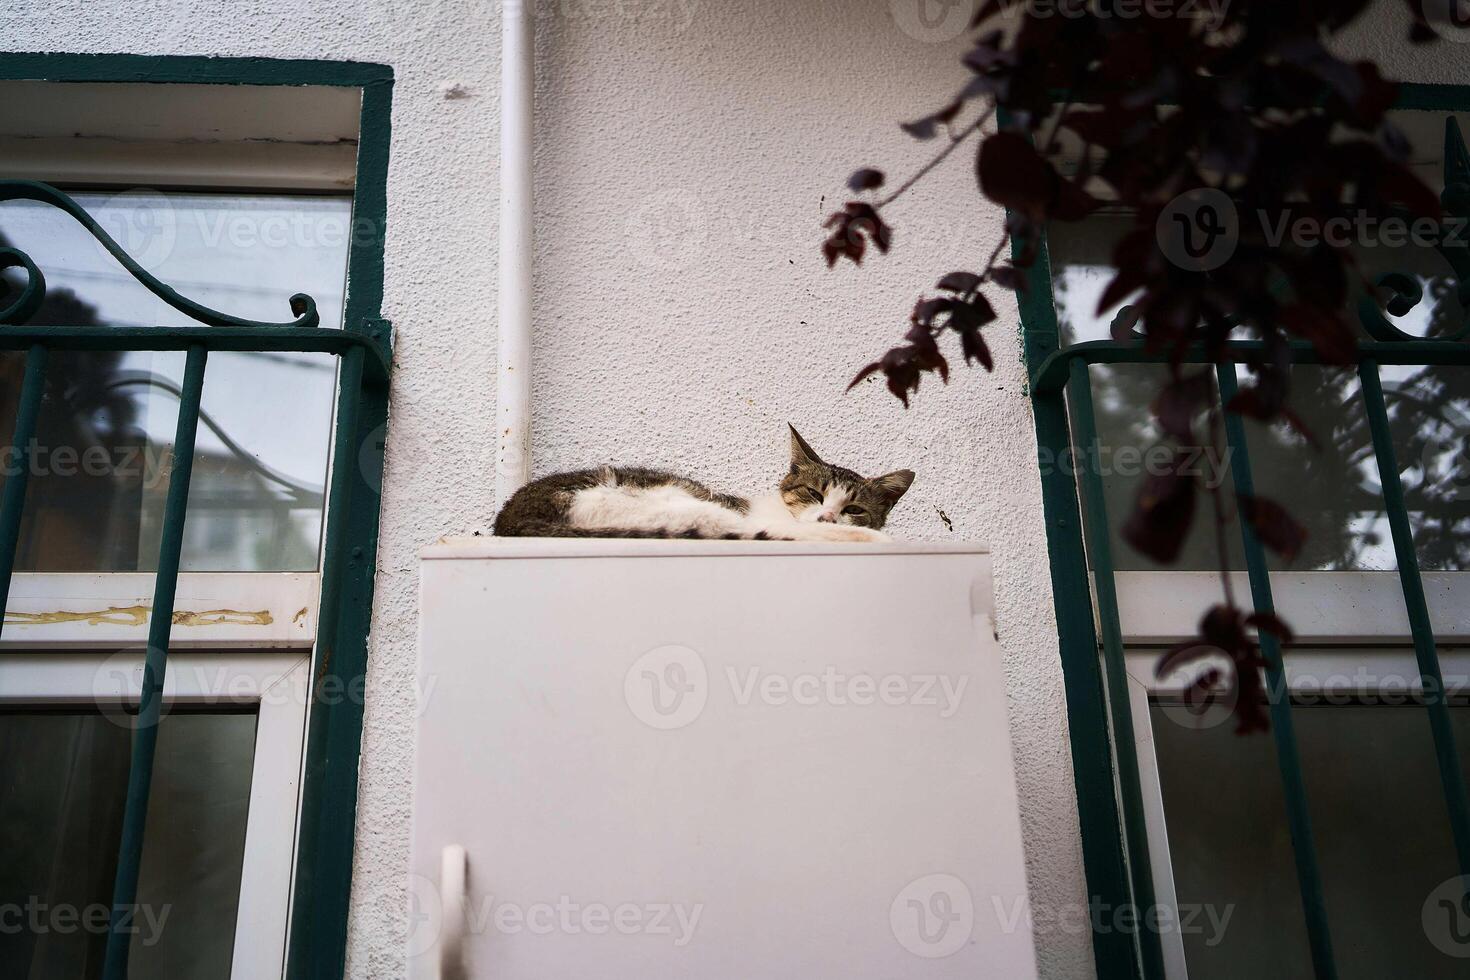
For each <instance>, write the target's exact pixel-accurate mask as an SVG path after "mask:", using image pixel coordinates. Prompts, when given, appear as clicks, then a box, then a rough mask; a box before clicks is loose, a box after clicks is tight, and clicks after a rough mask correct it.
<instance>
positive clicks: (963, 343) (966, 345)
mask: <svg viewBox="0 0 1470 980" xmlns="http://www.w3.org/2000/svg"><path fill="white" fill-rule="evenodd" d="M960 350H962V351H964V354H965V363H966V364H969V363H970V362H971V361H975V362H977V363H978V364H979V365H980V366H981V367H983V368H984V369H985V370H987V371H994V370H995V360H994V359H993V358H992V357H991V356H990V347H989V346H988V345H987V344H986V343H985V338H984V337H982V336H980V331H979V330H978V329H973V330H961V331H960Z"/></svg>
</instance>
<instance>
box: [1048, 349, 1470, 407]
mask: <svg viewBox="0 0 1470 980" xmlns="http://www.w3.org/2000/svg"><path fill="white" fill-rule="evenodd" d="M1287 349H1288V350H1289V351H1290V352H1291V359H1292V362H1293V363H1296V364H1323V363H1325V362H1324V361H1323V360H1322V358H1321V356H1320V355H1319V354H1318V353H1317V351H1316V350H1315V349H1313V347H1312V345H1311V344H1304V343H1290V344H1288V345H1287ZM1264 353H1265V347H1264V345H1263V344H1262V343H1261V342H1260V341H1257V340H1239V341H1232V342H1231V343H1228V344H1225V345H1224V346H1223V348H1222V350H1221V351H1220V352H1219V353H1214V352H1211V351H1207V350H1205V349H1204V348H1203V347H1190V348H1187V349H1186V350H1184V351H1182V352H1180V353H1179V355H1178V357H1175V356H1174V354H1173V352H1171V351H1168V350H1163V351H1153V350H1149V349H1147V348H1146V347H1145V346H1144V343H1143V341H1121V340H1089V341H1087V342H1085V343H1081V344H1073V345H1072V346H1071V347H1068V348H1067V349H1065V350H1054V351H1053V352H1051V353H1050V354H1049V355H1048V356H1047V357H1046V358H1045V360H1043V361H1040V367H1037V368H1035V369H1034V370H1033V371H1032V372H1031V389H1032V391H1034V392H1035V393H1036V394H1038V395H1041V394H1049V393H1051V392H1055V391H1060V390H1061V389H1062V388H1064V387H1066V384H1067V380H1068V379H1069V378H1070V377H1071V368H1070V367H1068V365H1069V364H1070V363H1071V362H1072V361H1073V360H1081V361H1083V362H1084V363H1087V364H1168V363H1171V362H1177V363H1179V364H1209V365H1214V364H1217V363H1219V362H1220V361H1222V360H1224V361H1229V362H1233V363H1242V362H1250V361H1252V360H1257V359H1259V358H1260V357H1261V355H1262V354H1264ZM1358 354H1359V356H1360V357H1362V358H1367V359H1370V360H1373V361H1377V362H1378V363H1379V364H1423V365H1429V364H1438V365H1461V366H1463V365H1470V344H1462V343H1446V342H1445V341H1439V340H1416V341H1411V340H1404V341H1392V342H1384V341H1377V340H1372V341H1363V342H1361V343H1359V344H1358Z"/></svg>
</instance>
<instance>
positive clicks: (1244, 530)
mask: <svg viewBox="0 0 1470 980" xmlns="http://www.w3.org/2000/svg"><path fill="white" fill-rule="evenodd" d="M1215 376H1216V378H1218V380H1219V382H1220V404H1221V405H1222V406H1223V405H1229V404H1230V400H1231V399H1232V398H1234V397H1235V394H1236V392H1237V391H1238V390H1239V384H1238V381H1237V379H1236V376H1235V365H1234V364H1230V363H1223V364H1219V365H1216V367H1215ZM1225 442H1226V445H1227V447H1228V448H1229V452H1230V456H1229V459H1230V475H1231V477H1232V478H1233V479H1234V482H1235V495H1236V498H1237V499H1239V498H1241V497H1251V496H1254V495H1255V492H1256V491H1255V479H1254V477H1253V475H1252V474H1251V463H1250V449H1249V445H1248V444H1247V442H1246V437H1245V424H1244V423H1243V422H1242V421H1241V418H1240V416H1239V415H1237V414H1235V413H1234V412H1226V413H1225ZM1240 539H1241V546H1242V547H1243V548H1244V551H1245V566H1246V570H1247V572H1248V573H1249V576H1250V584H1251V603H1252V605H1254V606H1255V608H1256V611H1257V612H1266V613H1274V612H1275V611H1276V600H1275V597H1274V596H1273V595H1272V593H1271V573H1270V571H1269V569H1268V568H1267V566H1266V552H1265V549H1264V548H1263V547H1262V546H1261V541H1260V539H1259V538H1257V537H1256V533H1255V531H1254V530H1253V529H1252V528H1251V526H1250V523H1249V522H1247V521H1246V520H1244V519H1241V521H1240ZM1259 642H1260V646H1261V657H1262V658H1263V659H1264V660H1265V661H1266V690H1267V693H1268V695H1269V698H1270V709H1271V733H1272V736H1273V737H1274V738H1275V740H1276V766H1277V768H1278V769H1279V770H1280V772H1281V788H1282V790H1283V792H1284V793H1285V796H1286V819H1287V825H1288V827H1289V828H1290V832H1291V850H1292V854H1293V855H1294V857H1295V859H1296V880H1297V888H1298V889H1299V890H1300V892H1301V899H1302V914H1303V915H1304V916H1305V917H1306V925H1307V942H1308V944H1309V945H1310V947H1311V951H1312V970H1313V973H1314V975H1315V976H1316V977H1317V978H1318V980H1336V977H1337V963H1336V961H1335V958H1334V956H1333V952H1332V933H1331V929H1330V928H1329V923H1328V919H1327V901H1326V898H1325V897H1324V893H1323V889H1322V869H1321V866H1320V863H1319V862H1318V860H1317V841H1316V837H1315V836H1314V835H1313V833H1312V812H1311V808H1310V806H1309V805H1308V803H1307V788H1306V781H1305V779H1304V778H1303V776H1302V760H1301V753H1300V752H1299V751H1298V750H1297V742H1296V728H1295V726H1294V724H1293V721H1292V716H1291V691H1290V690H1289V689H1288V687H1287V682H1286V668H1285V666H1284V664H1283V663H1282V659H1281V644H1280V642H1279V641H1278V640H1277V638H1276V637H1275V636H1274V635H1273V634H1271V633H1267V632H1265V631H1261V632H1260V634H1259Z"/></svg>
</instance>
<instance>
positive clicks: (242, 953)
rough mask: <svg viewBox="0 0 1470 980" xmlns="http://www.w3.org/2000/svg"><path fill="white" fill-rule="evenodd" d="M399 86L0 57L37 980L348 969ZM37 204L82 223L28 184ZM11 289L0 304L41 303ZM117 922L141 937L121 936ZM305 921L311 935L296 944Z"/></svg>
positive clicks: (32, 951)
mask: <svg viewBox="0 0 1470 980" xmlns="http://www.w3.org/2000/svg"><path fill="white" fill-rule="evenodd" d="M391 77H392V76H391V73H390V72H388V71H387V70H385V69H381V68H378V67H375V66H363V65H349V64H332V63H308V62H290V63H285V62H283V63H279V64H276V63H272V62H269V61H256V60H251V61H241V62H237V61H231V60H229V59H169V58H130V57H126V56H119V57H89V56H76V57H72V56H62V55H56V56H29V55H5V56H0V96H4V98H0V161H3V162H0V247H6V248H13V249H19V250H21V251H22V252H24V253H25V255H26V256H28V258H29V259H30V260H31V261H33V262H34V264H35V265H36V266H37V267H39V268H40V269H41V270H42V271H43V272H44V275H45V277H46V285H47V291H46V295H45V301H44V303H42V304H41V305H40V307H39V309H37V310H35V311H34V315H31V316H29V317H26V318H24V319H22V320H21V321H20V323H19V324H18V325H17V326H14V327H10V326H3V327H0V343H4V344H5V345H6V346H5V347H4V353H0V434H3V436H4V439H5V442H6V444H7V445H9V446H11V447H12V448H11V451H10V453H9V454H8V456H7V466H6V467H5V473H4V485H3V491H4V492H3V496H4V498H5V499H7V500H9V499H10V498H11V497H12V496H13V495H12V494H10V493H9V491H10V490H11V488H12V485H14V486H16V487H19V488H21V489H22V492H23V494H24V502H25V506H24V508H23V510H18V511H15V512H14V514H13V515H12V513H11V510H10V509H9V508H10V505H8V504H7V505H6V509H5V510H4V511H3V513H0V524H5V523H7V519H8V518H9V517H11V516H14V517H15V518H16V519H17V521H18V525H17V526H18V532H19V533H18V537H19V541H18V545H17V547H16V550H15V555H14V570H15V574H14V577H13V579H12V580H11V582H10V589H9V593H8V595H7V596H6V597H5V603H4V605H3V607H0V608H3V609H4V623H3V632H0V746H3V748H4V750H5V751H6V753H7V758H10V759H13V760H15V764H14V765H12V766H11V767H9V768H8V769H7V771H6V774H5V777H4V778H3V780H0V827H3V830H4V835H3V836H4V839H3V842H0V919H7V920H8V919H14V918H15V917H16V916H20V917H21V918H22V919H23V920H24V927H23V928H21V929H19V930H18V931H17V930H11V929H7V928H5V926H6V925H7V924H8V922H7V921H0V962H5V963H6V964H7V965H10V966H12V967H18V968H20V969H21V970H22V972H23V973H24V974H25V975H28V976H37V977H39V976H52V975H56V976H61V975H66V976H76V977H100V976H102V963H103V958H104V956H109V957H110V956H112V954H113V953H114V952H115V950H114V949H113V947H114V946H118V947H119V948H121V947H122V946H125V947H126V952H127V956H128V959H127V960H126V961H125V962H126V963H127V967H126V970H127V975H128V976H131V977H134V978H141V977H165V976H211V977H213V976H236V977H251V978H254V977H265V976H283V975H286V974H287V973H292V974H296V973H301V972H306V971H309V970H314V969H320V966H319V964H320V963H321V962H331V961H332V960H333V959H340V956H341V950H342V948H343V944H344V942H345V927H346V903H347V892H348V880H347V878H346V877H345V875H344V873H343V869H342V868H341V866H340V865H339V864H334V862H333V857H334V854H335V850H334V849H335V848H336V847H340V845H341V842H342V841H343V840H346V841H347V842H348V843H347V850H348V853H349V854H350V850H351V845H350V841H351V832H352V827H351V811H352V807H351V800H350V794H351V793H352V792H354V791H355V772H356V755H355V753H356V747H357V742H356V737H355V736H356V735H357V733H359V732H360V718H361V707H362V705H361V699H360V687H359V686H357V682H360V679H361V676H362V667H363V662H364V657H365V643H366V622H365V620H363V619H361V618H360V613H359V612H358V611H364V610H366V609H367V608H368V607H369V606H370V598H371V589H372V575H371V566H372V560H371V550H372V546H373V545H374V543H375V540H376V522H377V504H378V498H377V486H376V481H377V478H378V477H377V475H376V474H377V473H379V472H380V466H381V447H382V432H383V426H384V425H385V423H386V345H387V333H386V324H383V323H382V321H380V320H379V319H377V317H378V310H377V307H378V303H379V301H380V285H381V267H382V260H381V254H382V253H381V249H382V233H383V213H382V189H383V181H384V174H385V165H386V128H385V126H384V125H383V124H384V123H385V121H386V107H387V99H388V92H389V88H390V87H391ZM36 78H47V79H61V80H64V81H36V80H34V79H36ZM121 78H127V79H129V83H122V82H119V81H117V79H121ZM134 81H141V82H142V83H140V84H132V83H131V82H134ZM165 82H166V83H171V84H158V83H165ZM364 118H371V119H373V120H376V122H375V123H374V124H373V125H372V126H371V127H369V126H365V125H364V124H363V122H362V120H363V119H364ZM37 180H39V181H42V182H45V183H47V184H51V185H54V186H59V187H60V188H61V189H62V190H63V191H64V192H65V194H66V195H67V198H65V199H61V198H56V197H55V196H54V195H51V194H50V193H49V192H47V193H43V194H40V195H37V194H36V193H31V192H27V191H26V190H25V188H24V187H23V186H22V185H20V184H18V183H16V182H17V181H37ZM140 188H141V189H140ZM359 188H365V190H366V196H367V198H368V203H367V204H364V203H363V202H361V201H359V200H358V190H359ZM38 196H39V198H40V199H39V200H38V199H36V198H37V197H38ZM73 202H74V204H73ZM72 206H77V207H79V208H80V209H81V212H85V213H84V214H83V213H81V212H78V213H74V214H69V213H67V209H68V208H69V207H72ZM87 221H92V222H95V223H96V225H97V227H98V229H99V233H97V234H94V233H93V232H92V230H90V229H89V228H87V227H86V226H85V225H86V222H87ZM108 236H110V237H111V238H112V239H113V240H115V241H116V243H117V244H118V245H119V246H120V247H121V248H122V250H123V251H124V252H126V253H127V255H128V256H129V257H130V259H131V260H132V262H134V263H136V268H129V267H126V265H125V264H124V263H122V262H120V261H119V260H118V259H117V258H116V257H114V256H113V255H112V254H109V252H108V250H107V248H106V247H105V244H104V239H105V238H106V237H108ZM349 273H351V274H352V276H353V277H354V278H352V279H351V280H349ZM3 278H4V280H5V287H6V292H9V293H10V294H11V295H10V296H8V297H4V296H0V306H3V305H6V304H8V303H10V302H11V301H13V299H14V295H15V292H16V290H17V289H23V288H25V287H26V286H27V284H28V283H29V282H30V281H31V276H30V275H29V273H28V272H27V271H26V270H25V269H24V268H19V267H17V268H12V269H9V270H6V271H5V273H4V275H3ZM349 281H351V282H352V285H351V286H350V287H349ZM170 289H172V290H176V293H171V292H169V290H170ZM294 294H306V295H308V296H310V297H311V298H312V299H313V300H314V302H315V310H316V312H317V314H319V316H320V324H319V325H317V324H316V323H314V322H313V318H312V317H311V316H310V315H309V313H310V310H309V307H308V306H307V305H305V304H298V303H297V302H296V300H294V299H291V298H292V297H293V295H294ZM178 297H182V298H178ZM212 311H219V312H218V313H217V314H216V313H214V312H212ZM272 325H274V326H272ZM99 338H101V339H100V340H99ZM37 350H43V351H44V354H43V356H42V357H41V358H40V359H39V360H38V359H37V357H36V353H35V352H36V351H37ZM28 351H29V353H28ZM186 351H187V354H186ZM36 364H41V365H43V367H44V371H43V372H42V373H39V374H37V372H36V371H35V370H34V368H35V365H36ZM186 365H187V366H186ZM37 379H39V381H40V387H39V388H35V387H34V382H35V381H36V380H37ZM33 388H34V390H33ZM37 406H38V410H35V409H36V408H37ZM27 419H33V421H31V422H28V421H27ZM27 425H30V426H33V431H32V432H31V438H24V437H21V438H18V439H11V438H10V437H9V433H11V432H15V433H17V434H22V433H25V432H26V428H25V427H26V426H27ZM191 444H192V451H191V452H190V453H189V455H188V456H187V457H185V459H187V461H188V463H189V465H184V462H183V460H181V458H180V457H179V453H178V452H177V450H178V448H179V447H180V446H190V445H191ZM342 445H350V446H352V455H351V456H350V457H347V460H348V465H347V466H345V467H337V466H335V465H333V457H334V455H336V454H337V453H338V452H339V451H340V447H341V446H342ZM178 488H187V495H186V496H182V495H179V494H178V493H176V492H175V493H171V490H177V489H178ZM173 497H177V500H176V501H175V500H172V499H171V498H173ZM17 499H19V498H17ZM181 518H182V520H181ZM353 549H355V553H354V552H353ZM363 556H366V561H362V560H361V558H362V557H363ZM8 557H9V556H0V560H5V559H8ZM175 565H177V567H178V570H177V571H176V570H175ZM160 569H162V571H160ZM155 573H157V574H155ZM161 602H162V603H167V605H163V606H160V605H159V603H161ZM170 606H171V608H170ZM349 606H350V610H349V611H348V612H346V613H344V612H343V610H344V607H349ZM163 610H169V612H168V613H167V614H165V613H164V612H163ZM323 646H328V647H330V648H331V649H332V651H333V654H334V655H333V656H332V657H331V658H330V661H329V658H327V657H326V656H325V654H324V653H323V652H322V648H323ZM165 665H166V674H164V678H165V679H164V683H163V686H162V688H161V690H156V689H155V688H154V687H153V685H152V682H151V680H150V678H154V677H157V676H158V675H157V673H155V671H156V670H158V669H161V668H163V667H164V666H165ZM354 690H356V691H358V692H359V695H358V696H357V697H356V702H355V703H354V695H353V694H352V692H353V691H354ZM155 711H161V714H162V718H161V720H160V721H159V722H157V723H156V725H154V724H152V723H150V722H149V721H148V718H150V717H151V713H152V712H155ZM329 743H331V745H330V748H331V751H330V752H329ZM150 769H151V780H150V779H148V778H147V777H146V774H147V773H148V772H149V770H150ZM349 773H350V776H349ZM140 790H141V791H142V792H141V793H140ZM344 795H346V796H347V797H348V799H347V801H346V803H345V805H344V802H343V797H344ZM324 810H325V811H326V815H325V816H324V814H323V811H324ZM339 814H345V815H346V819H345V820H343V819H340V817H339ZM130 827H136V829H137V832H136V834H133V833H132V831H130V830H129V828H130ZM120 842H121V846H120ZM348 871H350V867H349V869H348ZM129 879H135V881H136V887H135V889H134V890H131V891H130V890H129V889H130V888H131V886H130V885H127V884H125V883H126V882H127V881H128V880H129ZM116 902H122V903H124V907H126V908H130V909H133V912H134V913H135V914H130V915H129V916H128V917H127V918H126V919H125V920H124V921H122V922H121V923H119V921H118V920H117V918H116V916H115V915H114V916H112V922H111V924H109V921H108V919H109V913H110V912H112V911H114V909H113V906H114V904H115V903H116ZM135 903H136V908H134V904H135ZM296 906H304V907H308V908H310V909H311V911H312V914H311V916H309V917H307V918H308V919H309V921H308V922H301V923H300V924H299V929H298V932H297V934H296V938H295V939H294V940H293V939H292V938H291V936H290V935H289V929H290V927H291V923H292V909H293V907H296ZM99 910H100V911H99ZM99 915H100V917H101V920H100V924H99V918H98V917H99ZM123 934H126V937H127V938H126V942H125V943H119V942H118V940H119V937H120V936H122V935H123ZM108 975H109V976H112V975H115V974H114V973H113V972H111V971H109V973H108Z"/></svg>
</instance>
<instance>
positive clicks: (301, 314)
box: [0, 180, 322, 328]
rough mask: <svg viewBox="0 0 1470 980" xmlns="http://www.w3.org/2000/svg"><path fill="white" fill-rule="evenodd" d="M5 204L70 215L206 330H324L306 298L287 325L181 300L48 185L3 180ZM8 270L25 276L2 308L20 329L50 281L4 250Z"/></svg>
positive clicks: (0, 194)
mask: <svg viewBox="0 0 1470 980" xmlns="http://www.w3.org/2000/svg"><path fill="white" fill-rule="evenodd" d="M3 201H36V202H38V203H40V204H48V205H50V206H51V207H54V208H56V209H57V210H59V211H63V212H65V213H66V214H69V215H71V216H72V217H73V218H75V219H76V221H77V223H78V224H80V225H81V226H82V227H83V228H85V229H87V233H88V234H90V235H91V236H92V237H93V238H95V239H97V242H98V243H99V244H100V245H102V247H103V248H105V249H107V251H108V252H109V253H110V254H111V255H112V257H113V258H115V259H117V261H118V264H120V265H121V266H122V267H123V268H124V269H126V270H127V271H128V274H129V275H131V276H132V277H133V278H134V279H136V280H138V282H139V283H141V284H142V285H143V287H144V288H145V289H147V290H148V291H149V292H150V293H152V294H153V295H155V296H157V297H158V298H159V299H161V300H163V301H164V302H165V303H167V304H168V305H169V306H172V307H173V308H174V309H176V310H178V311H179V312H180V313H183V314H184V315H185V316H188V317H189V318H191V319H193V320H196V321H198V322H199V323H202V324H204V325H205V326H207V327H260V328H291V327H306V328H312V327H320V326H321V322H322V318H321V314H320V313H318V312H317V308H316V300H314V299H312V298H311V297H310V296H308V295H306V294H305V293H297V294H296V295H295V296H292V297H291V300H290V304H291V313H292V315H294V316H295V317H296V319H294V320H289V321H286V322H284V323H269V322H263V321H260V320H247V319H244V318H243V317H238V316H231V315H230V314H228V313H221V312H219V311H218V310H212V309H210V308H209V307H207V306H204V305H203V304H200V303H196V302H194V301H193V300H191V299H189V298H188V297H186V296H180V295H179V294H178V293H177V292H175V291H174V290H173V288H172V287H170V286H168V285H166V284H165V283H163V282H161V281H160V280H159V279H158V278H157V277H156V276H154V275H152V274H151V273H150V272H148V270H147V269H144V268H143V267H142V266H141V265H139V264H138V263H137V262H136V261H134V260H133V257H132V256H130V255H129V254H128V253H127V252H126V251H124V250H123V247H122V246H121V245H119V244H118V243H117V242H116V241H115V240H113V238H112V236H111V235H109V234H108V233H107V232H106V231H105V230H103V228H102V226H101V225H99V224H97V222H96V221H95V220H94V219H93V218H92V216H91V215H90V214H88V213H87V212H86V210H85V209H84V208H83V207H82V206H81V205H80V204H78V203H77V202H76V201H74V200H72V199H71V197H69V196H68V195H66V194H64V193H62V192H61V191H59V190H57V189H56V188H55V187H52V186H51V185H50V184H43V183H41V182H40V181H35V180H0V202H3ZM4 269H22V270H24V271H25V275H26V281H25V285H24V286H23V287H22V288H21V291H20V296H19V297H18V298H17V299H16V300H15V301H14V302H12V303H10V305H8V306H5V307H3V308H0V324H5V325H9V326H21V325H23V324H25V323H26V322H27V321H29V320H30V318H31V317H33V316H35V315H36V311H37V310H39V309H40V308H41V304H42V303H43V302H45V300H46V277H45V276H43V275H42V274H41V270H40V269H39V268H37V267H36V263H35V262H33V261H31V257H30V256H29V255H27V254H26V253H25V252H22V251H21V250H20V249H18V248H0V270H4Z"/></svg>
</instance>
